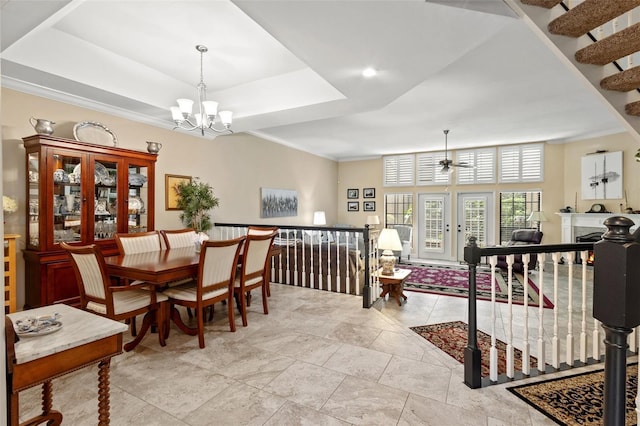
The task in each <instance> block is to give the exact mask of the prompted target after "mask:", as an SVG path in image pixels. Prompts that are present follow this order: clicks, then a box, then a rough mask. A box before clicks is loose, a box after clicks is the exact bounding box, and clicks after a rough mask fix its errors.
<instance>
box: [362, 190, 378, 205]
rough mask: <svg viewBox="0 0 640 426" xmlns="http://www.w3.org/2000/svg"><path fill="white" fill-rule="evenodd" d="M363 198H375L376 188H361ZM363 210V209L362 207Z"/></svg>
mask: <svg viewBox="0 0 640 426" xmlns="http://www.w3.org/2000/svg"><path fill="white" fill-rule="evenodd" d="M362 197H363V198H376V189H375V188H364V189H363V190H362ZM363 210H365V209H364V208H363Z"/></svg>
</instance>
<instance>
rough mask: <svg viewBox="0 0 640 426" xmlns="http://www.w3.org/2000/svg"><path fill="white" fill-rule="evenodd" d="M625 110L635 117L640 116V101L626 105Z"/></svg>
mask: <svg viewBox="0 0 640 426" xmlns="http://www.w3.org/2000/svg"><path fill="white" fill-rule="evenodd" d="M624 112H626V113H627V114H628V115H633V116H634V117H640V101H636V102H631V103H630V104H626V105H625V106H624Z"/></svg>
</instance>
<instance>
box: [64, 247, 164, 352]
mask: <svg viewBox="0 0 640 426" xmlns="http://www.w3.org/2000/svg"><path fill="white" fill-rule="evenodd" d="M60 247H61V248H62V249H64V250H66V251H67V253H69V256H70V257H71V264H72V265H73V269H74V271H75V274H76V280H77V281H78V288H79V290H80V307H81V308H82V309H84V310H86V311H89V312H93V313H95V314H97V315H101V316H104V317H107V318H110V319H112V320H115V321H121V320H132V319H133V318H135V317H136V316H137V315H142V314H144V318H143V320H142V327H140V331H139V332H138V333H137V335H136V336H135V338H134V339H133V340H132V341H131V342H128V343H126V344H125V345H124V350H125V351H130V350H132V349H133V348H135V347H136V346H137V345H138V343H140V341H141V340H142V338H143V337H144V335H145V334H146V332H147V331H148V330H149V327H150V326H151V325H152V323H154V322H155V321H156V320H157V324H158V328H159V330H158V339H159V341H160V345H161V346H165V331H164V327H165V322H166V319H165V314H164V305H163V303H165V302H166V301H167V300H168V298H167V296H165V295H164V294H162V293H156V291H155V289H154V288H151V289H148V290H145V289H142V288H140V287H139V286H122V285H121V286H112V285H111V281H110V279H109V276H108V274H107V267H106V264H105V261H104V257H103V255H102V251H100V248H99V247H98V246H96V245H95V244H91V245H88V246H71V245H69V244H67V243H64V242H63V243H60ZM131 322H133V321H131Z"/></svg>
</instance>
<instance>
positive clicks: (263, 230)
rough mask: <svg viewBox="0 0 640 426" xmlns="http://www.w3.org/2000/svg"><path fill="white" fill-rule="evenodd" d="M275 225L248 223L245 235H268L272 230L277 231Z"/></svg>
mask: <svg viewBox="0 0 640 426" xmlns="http://www.w3.org/2000/svg"><path fill="white" fill-rule="evenodd" d="M277 231H278V227H277V226H254V225H249V227H248V228H247V235H269V234H271V233H272V232H277Z"/></svg>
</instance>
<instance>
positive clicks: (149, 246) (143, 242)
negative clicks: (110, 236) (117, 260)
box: [116, 231, 162, 254]
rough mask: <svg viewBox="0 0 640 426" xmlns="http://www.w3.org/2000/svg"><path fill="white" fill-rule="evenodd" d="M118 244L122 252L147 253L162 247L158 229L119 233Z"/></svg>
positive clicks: (117, 235)
mask: <svg viewBox="0 0 640 426" xmlns="http://www.w3.org/2000/svg"><path fill="white" fill-rule="evenodd" d="M116 244H117V245H118V251H120V254H135V253H146V252H149V251H160V250H161V249H162V245H161V243H160V233H159V232H158V231H149V232H134V233H130V234H129V233H122V232H121V233H117V234H116Z"/></svg>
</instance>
